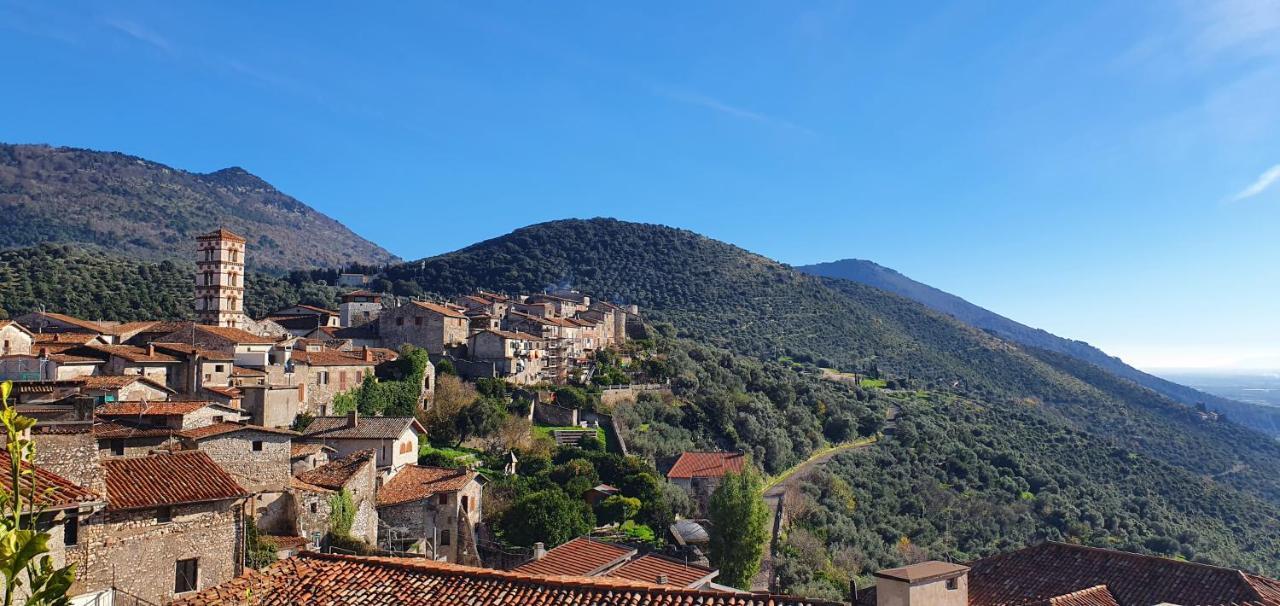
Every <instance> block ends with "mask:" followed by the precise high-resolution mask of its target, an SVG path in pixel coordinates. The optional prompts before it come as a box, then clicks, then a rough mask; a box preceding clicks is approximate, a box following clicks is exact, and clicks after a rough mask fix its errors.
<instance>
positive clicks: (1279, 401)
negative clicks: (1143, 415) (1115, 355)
mask: <svg viewBox="0 0 1280 606" xmlns="http://www.w3.org/2000/svg"><path fill="white" fill-rule="evenodd" d="M1159 376H1161V377H1164V378H1166V379H1169V380H1170V381H1173V382H1175V383H1181V384H1183V385H1186V386H1189V387H1194V388H1196V389H1199V390H1200V391H1204V392H1208V393H1211V394H1214V395H1218V396H1222V397H1224V398H1231V399H1233V400H1239V401H1241V402H1249V403H1252V404H1262V405H1264V406H1277V407H1280V373H1269V374H1211V373H1204V372H1194V373H1193V372H1162V373H1159Z"/></svg>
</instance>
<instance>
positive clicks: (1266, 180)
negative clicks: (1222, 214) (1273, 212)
mask: <svg viewBox="0 0 1280 606" xmlns="http://www.w3.org/2000/svg"><path fill="white" fill-rule="evenodd" d="M1277 181H1280V164H1277V165H1275V166H1272V167H1271V168H1268V169H1267V172H1264V173H1262V174H1261V175H1258V178H1257V179H1255V180H1254V182H1253V183H1250V184H1249V187H1246V188H1244V189H1243V190H1241V191H1240V193H1238V194H1236V195H1235V197H1234V198H1232V199H1231V200H1232V201H1234V202H1239V201H1241V200H1247V199H1249V198H1252V197H1254V196H1256V195H1258V194H1260V193H1262V192H1264V191H1267V190H1268V189H1270V188H1271V186H1272V185H1275V183H1276V182H1277Z"/></svg>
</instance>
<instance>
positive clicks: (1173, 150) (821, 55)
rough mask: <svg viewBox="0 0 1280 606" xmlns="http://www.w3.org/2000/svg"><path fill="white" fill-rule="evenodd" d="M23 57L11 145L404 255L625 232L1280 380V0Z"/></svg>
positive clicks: (181, 38) (136, 40) (229, 15)
mask: <svg viewBox="0 0 1280 606" xmlns="http://www.w3.org/2000/svg"><path fill="white" fill-rule="evenodd" d="M407 4H412V5H413V6H404V5H407ZM0 52H2V53H3V54H4V56H5V57H6V58H7V59H8V60H7V61H5V66H6V68H5V70H4V80H3V83H4V85H3V90H5V92H6V93H7V94H4V95H0V116H3V118H2V119H0V140H4V141H8V142H31V143H50V144H55V145H71V146H79V147H89V148H95V149H108V150H117V151H122V152H126V153H131V154H136V155H139V156H143V157H146V158H148V159H152V160H156V161H159V162H163V163H166V164H169V165H171V166H175V167H178V168H183V169H187V170H192V171H197V172H206V171H212V170H216V169H219V168H223V167H226V166H232V165H238V166H242V167H244V168H246V169H248V170H249V171H251V172H253V173H255V174H257V175H259V176H261V177H263V178H265V179H267V180H268V181H270V182H271V183H273V184H275V185H276V186H277V187H279V188H280V189H281V190H283V191H285V192H287V193H290V194H292V195H294V196H296V197H298V198H299V199H301V200H303V201H305V202H307V203H309V204H311V205H312V206H314V207H316V208H318V209H320V210H321V211H323V212H325V213H328V214H329V215H332V216H334V217H336V218H338V219H339V220H341V221H343V222H344V223H346V224H347V225H349V226H351V227H352V228H353V229H354V230H356V231H357V232H358V233H360V234H361V235H363V236H365V237H367V238H369V239H371V240H374V241H376V242H378V243H380V244H382V245H383V246H385V247H387V248H388V249H390V250H392V251H393V252H395V253H396V254H398V255H401V256H403V257H406V258H417V257H422V256H428V255H432V254H436V253H441V252H445V251H448V250H452V249H455V248H458V247H461V246H464V245H466V244H468V243H471V242H474V241H476V240H480V239H484V238H488V237H492V236H496V235H500V234H502V233H505V232H507V231H510V230H511V229H514V228H516V227H519V226H522V225H526V224H529V223H534V222H539V221H544V220H550V219H557V218H564V217H592V216H613V217H618V218H623V219H630V220H639V221H650V222H659V223H665V224H669V225H675V226H679V227H685V228H689V229H693V230H696V231H699V232H702V233H705V234H707V235H709V236H712V237H715V238H719V239H723V240H727V241H730V242H733V243H735V244H738V245H741V246H743V247H745V248H748V249H751V250H754V251H757V252H760V253H763V254H766V255H768V256H771V257H774V258H777V259H779V260H782V261H785V262H788V263H794V264H801V263H810V262H816V261H825V260H833V259H839V258H846V257H858V258H866V259H871V260H874V261H876V262H879V263H881V264H883V265H887V266H890V267H893V268H895V269H898V270H899V271H902V272H903V273H905V274H907V275H909V276H912V277H914V278H916V279H919V280H921V281H924V282H926V283H929V284H932V285H934V286H937V287H939V288H942V289H944V290H948V291H950V292H953V293H956V294H959V295H961V296H964V297H966V298H968V299H970V300H971V301H974V302H976V303H978V304H981V305H983V306H986V307H988V308H990V309H993V310H995V311H998V312H1000V313H1003V314H1006V315H1008V316H1010V317H1013V318H1015V319H1018V320H1020V321H1023V322H1026V323H1028V324H1032V325H1035V326H1039V327H1043V328H1045V329H1048V330H1051V331H1053V332H1055V333H1058V334H1061V335H1064V336H1069V337H1073V338H1079V339H1083V340H1087V341H1090V342H1092V343H1094V344H1097V345H1100V346H1102V347H1104V348H1105V349H1107V350H1108V351H1111V352H1112V353H1115V354H1119V355H1121V356H1122V357H1124V358H1125V359H1126V360H1129V361H1131V362H1134V363H1136V364H1138V365H1141V366H1145V367H1225V366H1230V367H1268V368H1273V369H1280V321H1278V320H1277V310H1278V309H1280V303H1278V302H1280V280H1277V277H1278V273H1280V271H1278V270H1277V268H1278V267H1280V263H1278V262H1280V237H1277V236H1278V234H1280V229H1278V228H1280V168H1277V167H1280V103H1278V102H1277V99H1280V0H1233V1H1227V2H1209V1H1207V0H1202V1H1189V2H1185V3H1184V2H1177V1H1175V0H1166V1H1160V2H1119V3H1094V2H1081V1H1072V2H1003V3H999V2H997V3H976V2H963V3H962V2H957V3H942V2H931V3H923V2H921V3H914V2H892V3H884V2H880V3H871V2H865V3H864V2H773V3H756V2H741V1H735V2H723V3H716V2H696V3H674V2H673V3H632V4H631V5H623V4H622V3H577V4H569V3H547V2H536V3H535V2H525V3H514V2H513V3H497V2H484V3H477V2H465V3H464V2H459V3H447V2H432V3H400V4H392V3H380V4H376V5H374V4H372V3H358V5H357V4H350V3H347V4H340V3H305V4H304V3H296V4H295V3H283V2H280V3H248V2H245V3H235V2H219V3H203V4H196V3H173V2H164V3H162V2H157V3H135V2H114V3H102V4H79V3H54V2H32V3H10V2H7V1H2V0H0ZM482 217H486V218H484V219H481V218H482Z"/></svg>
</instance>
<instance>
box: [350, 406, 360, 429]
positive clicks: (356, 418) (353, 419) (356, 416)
mask: <svg viewBox="0 0 1280 606" xmlns="http://www.w3.org/2000/svg"><path fill="white" fill-rule="evenodd" d="M359 423H360V413H359V412H356V411H354V410H353V411H351V412H349V413H347V427H355V426H356V425H358V424H359Z"/></svg>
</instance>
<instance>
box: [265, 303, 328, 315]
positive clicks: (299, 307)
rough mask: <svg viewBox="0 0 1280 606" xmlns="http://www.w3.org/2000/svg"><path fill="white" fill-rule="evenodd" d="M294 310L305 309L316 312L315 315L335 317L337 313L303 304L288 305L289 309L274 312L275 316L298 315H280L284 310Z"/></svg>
mask: <svg viewBox="0 0 1280 606" xmlns="http://www.w3.org/2000/svg"><path fill="white" fill-rule="evenodd" d="M294 308H297V309H305V310H308V311H314V312H316V313H318V314H321V315H326V316H336V315H338V312H337V311H334V310H332V309H325V308H323V307H316V306H315V305H307V304H304V303H299V304H297V305H290V306H289V307H286V308H284V309H281V310H279V311H277V312H276V314H279V315H298V314H283V313H281V312H283V311H285V310H286V309H294Z"/></svg>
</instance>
